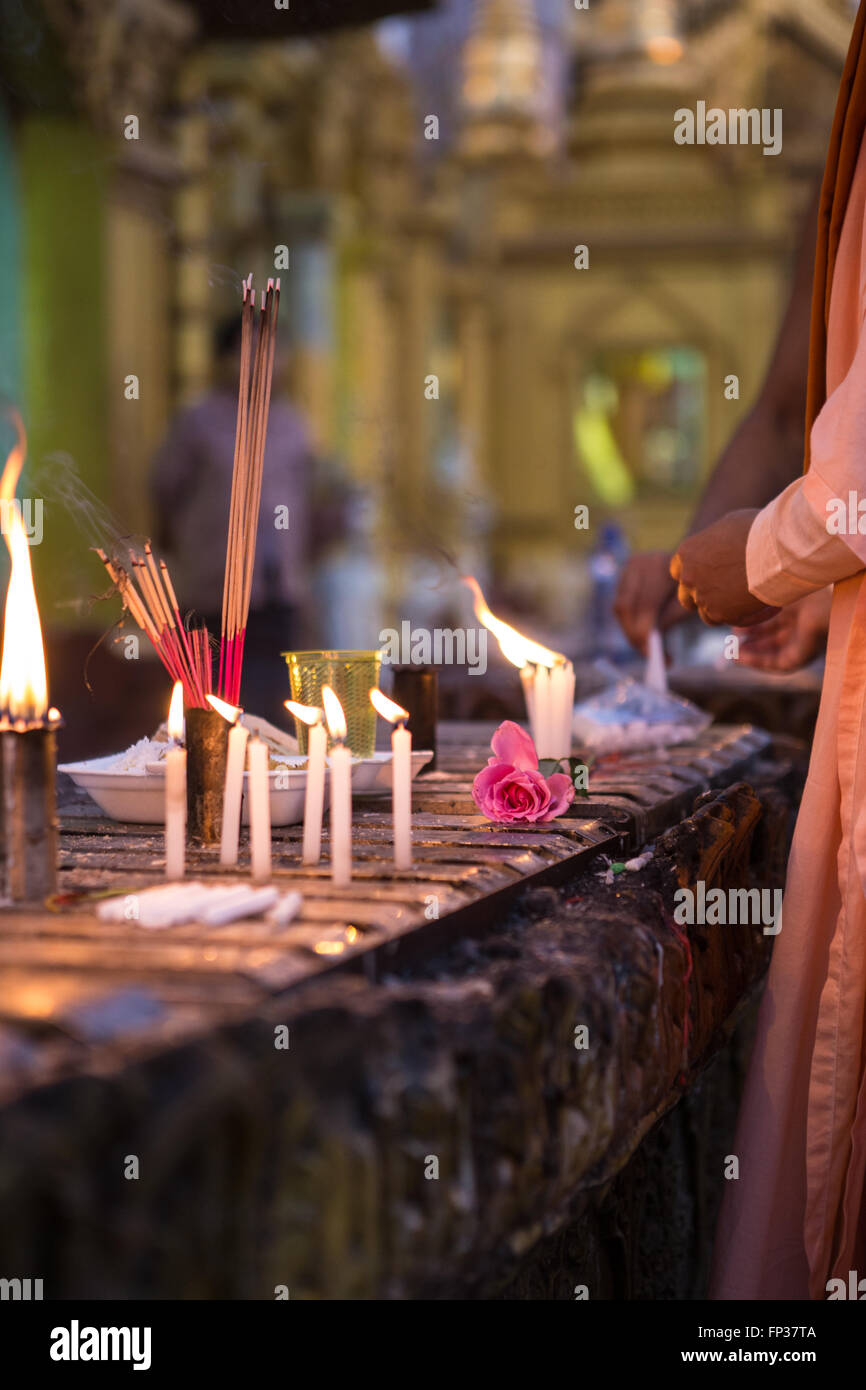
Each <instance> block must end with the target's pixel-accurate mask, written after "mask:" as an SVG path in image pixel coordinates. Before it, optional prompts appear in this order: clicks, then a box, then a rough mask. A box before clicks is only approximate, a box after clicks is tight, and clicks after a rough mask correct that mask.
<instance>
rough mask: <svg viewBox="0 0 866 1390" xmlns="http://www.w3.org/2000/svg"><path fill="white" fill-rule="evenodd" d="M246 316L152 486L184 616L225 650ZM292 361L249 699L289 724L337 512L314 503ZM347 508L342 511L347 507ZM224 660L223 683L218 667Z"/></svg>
mask: <svg viewBox="0 0 866 1390" xmlns="http://www.w3.org/2000/svg"><path fill="white" fill-rule="evenodd" d="M240 343H241V316H240V314H236V315H233V316H232V318H231V319H229V320H227V321H226V322H224V323H222V324H220V325H219V326H218V327H217V330H216V333H215V337H214V355H215V373H214V385H213V387H212V389H211V390H210V391H209V392H208V394H207V395H206V396H204V397H203V398H202V399H200V400H198V401H197V402H195V403H194V404H193V405H191V406H189V407H187V408H186V409H184V410H181V411H180V413H179V414H178V415H177V416H176V418H175V420H174V421H173V423H172V425H171V428H170V430H169V433H168V436H167V438H166V440H165V442H164V444H163V445H162V447H161V448H160V450H159V452H158V454H157V456H156V459H155V461H154V464H153V470H152V475H151V487H152V497H153V506H154V511H155V514H156V518H157V527H156V532H155V537H156V543H157V546H158V549H159V551H160V553H162V554H165V555H166V556H167V557H168V558H169V563H170V568H171V573H172V578H173V579H174V585H175V589H176V591H177V595H178V600H179V602H180V604H181V611H182V612H183V613H184V614H188V613H190V612H191V611H192V612H193V613H194V617H193V622H194V623H195V622H198V623H203V624H205V625H206V626H207V629H208V631H209V633H210V635H211V637H212V638H214V639H215V640H216V642H217V643H218V642H219V637H220V628H221V615H222V596H223V578H224V574H225V557H226V540H227V535H228V516H229V500H230V497H231V486H232V468H233V464H234V450H235V427H236V424H237V409H238V380H239V373H240ZM284 370H285V355H284V354H281V353H280V351H279V347H278V350H277V358H276V361H275V364H274V392H273V395H272V397H271V405H270V414H269V418H268V432H267V440H266V443H265V457H264V466H263V474H262V497H261V510H260V513H259V528H258V538H257V542H256V559H255V567H254V570H253V580H252V593H251V598H250V616H249V624H248V627H247V635H246V640H245V643H244V667H243V680H242V688H241V701H242V703H243V705H244V708H245V709H248V710H249V711H250V713H251V714H258V715H263V716H264V717H265V718H266V719H270V720H271V722H272V723H275V724H278V725H285V723H286V714H285V710H284V709H283V705H282V701H283V700H284V699H285V698H286V697H287V695H288V674H287V670H286V664H285V661H284V660H283V658H282V656H281V655H280V653H281V652H284V651H289V650H292V649H296V648H298V647H303V646H304V645H305V644H306V643H307V641H309V634H310V627H311V619H312V611H311V610H312V585H311V573H312V564H313V561H314V557H315V552H316V550H317V547H318V543H319V541H320V539H321V537H320V536H319V534H318V533H319V532H320V531H321V530H322V527H317V526H316V523H315V521H314V515H313V514H314V509H315V512H316V515H319V514H321V519H322V521H323V523H324V522H326V521H327V522H328V523H329V524H331V525H332V526H333V525H334V524H336V523H335V520H334V513H335V508H334V506H333V504H331V505H328V503H327V502H323V503H321V504H320V505H317V504H316V503H314V500H313V490H314V489H313V473H314V464H313V457H312V452H311V448H310V441H309V436H308V432H307V427H306V424H305V422H304V420H303V418H302V417H301V415H300V413H299V412H298V411H297V410H296V409H295V408H294V407H293V406H292V405H291V404H290V403H289V402H288V401H287V400H286V399H284V398H281V396H280V395H279V382H280V381H281V379H282V376H283V372H284ZM337 510H338V509H337ZM324 529H325V530H327V526H325V527H324ZM217 661H218V656H217V655H216V654H215V656H214V678H215V679H216V663H217Z"/></svg>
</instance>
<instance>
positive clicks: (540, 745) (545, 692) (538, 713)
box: [534, 666, 554, 758]
mask: <svg viewBox="0 0 866 1390" xmlns="http://www.w3.org/2000/svg"><path fill="white" fill-rule="evenodd" d="M534 688H535V718H536V722H537V724H538V739H537V740H536V745H535V746H536V751H537V753H538V756H539V758H552V757H553V756H554V752H553V744H554V734H553V692H552V691H551V688H550V672H549V671H548V669H547V667H546V666H536V668H535V676H534Z"/></svg>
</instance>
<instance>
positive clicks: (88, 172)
mask: <svg viewBox="0 0 866 1390" xmlns="http://www.w3.org/2000/svg"><path fill="white" fill-rule="evenodd" d="M17 143H18V175H19V178H18V182H19V189H20V196H21V214H20V221H21V250H20V265H21V277H20V281H21V290H20V301H21V303H20V320H21V342H22V350H21V359H22V376H23V386H22V400H21V406H22V413H23V415H24V420H25V424H26V426H27V431H28V438H29V459H30V463H29V473H30V474H31V475H32V473H33V472H36V473H37V474H38V470H39V468H40V465H41V464H43V462H44V461H45V459H46V458H47V456H49V455H52V454H62V455H66V456H68V457H69V458H70V459H71V460H72V461H73V462H74V464H75V466H76V468H77V471H78V473H79V475H80V476H81V478H82V479H83V481H84V482H85V484H86V485H87V487H88V488H90V489H91V490H92V491H93V492H94V493H95V494H96V495H97V496H98V497H100V498H106V497H108V496H109V488H108V474H109V459H108V426H107V412H106V409H105V392H106V358H107V353H106V342H105V338H106V315H105V312H104V294H105V290H104V283H105V255H104V240H105V238H104V218H105V206H106V196H107V190H108V185H109V177H110V165H109V157H108V148H107V145H106V142H105V141H104V139H102V138H101V137H99V136H97V135H95V134H94V133H93V132H92V131H90V130H87V129H86V128H85V127H84V126H81V125H79V124H77V123H75V122H73V121H70V120H64V119H52V118H46V117H38V118H28V119H25V120H24V121H23V122H22V124H21V125H20V126H19V128H18V142H17ZM130 272H131V273H132V274H134V273H135V268H134V267H130ZM121 389H122V385H121ZM27 486H28V484H27V481H26V480H25V481H24V483H23V484H22V488H21V489H19V491H21V492H22V495H28V494H27V492H26V488H27ZM88 545H89V542H88V540H87V539H86V538H85V537H84V536H83V535H82V534H81V533H80V532H79V531H78V529H77V528H76V527H73V526H72V525H71V524H70V523H69V522H68V520H67V518H66V517H65V516H63V515H62V514H61V513H59V512H55V511H54V510H53V509H52V508H51V506H50V505H49V504H46V508H45V517H44V539H43V542H42V544H41V545H38V546H33V547H32V551H31V554H32V559H33V569H34V577H35V580H36V589H37V594H38V596H39V604H40V609H41V612H42V618H43V623H44V625H45V626H46V627H56V626H61V627H66V626H77V625H78V624H79V623H81V622H85V623H86V622H87V619H86V615H84V614H82V613H79V612H77V611H76V600H78V599H86V597H87V596H88V594H90V593H93V592H94V591H96V590H98V589H100V588H102V587H104V574H103V572H102V569H101V566H100V565H99V563H98V561H96V559H95V557H93V556H92V555H90V554H89V552H88ZM101 576H102V577H101ZM91 622H92V620H91Z"/></svg>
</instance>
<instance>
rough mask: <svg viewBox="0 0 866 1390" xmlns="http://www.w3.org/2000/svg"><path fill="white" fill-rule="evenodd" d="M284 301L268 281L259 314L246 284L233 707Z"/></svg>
mask: <svg viewBox="0 0 866 1390" xmlns="http://www.w3.org/2000/svg"><path fill="white" fill-rule="evenodd" d="M279 299H280V282H279V280H277V281H274V280H272V279H271V280H268V284H267V290H266V291H262V292H261V296H260V307H259V309H258V311H256V296H255V291H254V290H253V288H252V275H250V276H248V277H247V279H246V280H245V281H244V283H243V297H242V304H241V314H242V321H241V363H240V382H239V386H238V417H237V426H236V430H235V453H234V463H233V467H232V489H231V499H230V502H229V524H228V538H227V543H226V568H225V578H224V581H223V608H222V621H221V627H220V657H219V690H220V694H221V695H222V697H223V699H225V700H227V701H229V702H231V703H232V704H237V703H238V700H239V698H240V686H241V670H242V666H243V650H244V638H245V635H246V628H247V620H248V618H249V610H250V599H251V596H252V580H253V571H254V566H255V556H256V538H257V532H258V524H259V511H260V507H261V495H262V472H263V467H264V456H265V442H266V439H267V428H268V414H269V410H270V401H271V386H272V382H273V370H274V354H275V349H276V325H277V311H278V308H279Z"/></svg>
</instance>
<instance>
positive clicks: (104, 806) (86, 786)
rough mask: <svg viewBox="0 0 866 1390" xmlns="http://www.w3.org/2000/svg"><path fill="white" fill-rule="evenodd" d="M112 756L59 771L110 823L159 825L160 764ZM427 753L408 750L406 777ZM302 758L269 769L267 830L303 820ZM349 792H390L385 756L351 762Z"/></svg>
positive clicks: (426, 758) (288, 759)
mask: <svg viewBox="0 0 866 1390" xmlns="http://www.w3.org/2000/svg"><path fill="white" fill-rule="evenodd" d="M118 756H119V755H118V754H117V753H112V754H110V755H109V756H108V757H105V758H91V759H90V760H89V761H88V762H82V763H63V764H62V765H61V766H60V767H59V768H58V771H59V772H66V773H68V775H69V776H70V777H71V778H72V780H73V782H74V783H75V785H76V787H81V788H82V789H83V790H84V791H86V792H88V793H89V794H90V796H92V797H93V800H94V801H95V802H96V804H97V806H99V807H100V809H101V810H103V811H104V812H105V814H106V815H107V816H108V817H110V819H111V820H116V821H129V822H131V823H133V824H136V825H162V824H163V823H164V821H165V764H164V763H162V762H154V763H148V764H147V768H146V770H145V771H143V772H112V771H111V764H112V763H116V762H117V758H118ZM432 757H433V754H432V753H430V752H428V751H426V750H425V749H417V750H413V753H412V776H413V777H417V776H418V773H419V772H420V771H421V768H422V767H424V766H425V764H426V763H429V761H430V759H431V758H432ZM306 761H307V760H306V758H301V757H299V756H297V755H296V756H295V757H292V756H287V757H286V759H285V764H286V767H285V770H283V769H280V768H274V769H273V770H272V771H271V772H270V773H269V774H268V775H269V779H270V783H271V825H298V824H300V822H301V821H302V820H303V819H304V794H305V792H306V786H307V773H306V767H305V766H297V764H306ZM248 778H249V773H247V772H245V773H244V799H243V806H242V810H241V818H242V820H243V823H244V825H249V807H248V803H247V795H246V786H247V781H248ZM352 790H353V791H354V792H363V793H364V794H365V795H370V794H371V793H376V792H380V793H387V792H389V791H390V790H391V754H390V753H388V752H383V753H374V754H373V756H372V758H359V759H358V760H357V761H356V762H353V763H352ZM329 792H330V787H329V779H328V777H327V776H326V777H325V807H326V808H327V806H328V801H329Z"/></svg>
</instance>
